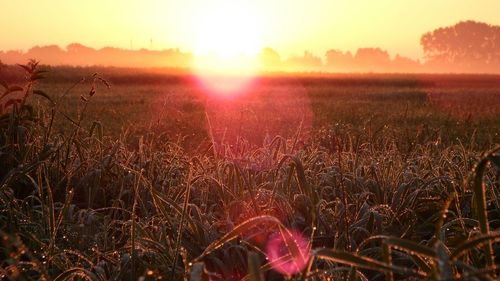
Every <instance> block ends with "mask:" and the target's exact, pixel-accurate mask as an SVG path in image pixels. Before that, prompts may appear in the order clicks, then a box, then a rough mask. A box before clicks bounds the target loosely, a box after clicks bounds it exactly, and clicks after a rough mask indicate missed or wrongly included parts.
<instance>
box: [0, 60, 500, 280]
mask: <svg viewBox="0 0 500 281" xmlns="http://www.w3.org/2000/svg"><path fill="white" fill-rule="evenodd" d="M94 71H97V72H98V73H99V74H98V75H97V76H92V73H93V72H94ZM44 75H45V76H47V78H46V79H43V80H39V81H35V80H36V78H37V77H34V75H33V73H32V74H31V80H30V79H28V81H24V82H23V81H22V79H20V78H19V75H17V74H15V73H14V74H12V72H9V75H5V76H4V77H8V78H9V79H8V81H9V84H21V86H23V88H22V89H19V91H17V92H16V93H13V94H15V95H19V96H20V97H21V98H22V97H24V96H25V95H26V93H28V94H29V96H28V97H27V104H26V105H25V106H24V107H23V106H22V105H21V106H20V107H19V108H17V107H16V110H14V111H11V112H13V113H9V114H6V115H3V116H2V117H1V119H0V128H1V132H2V134H1V136H0V166H1V169H0V206H1V209H0V229H1V232H0V233H1V235H2V248H0V256H1V257H2V258H1V260H2V264H1V271H0V274H2V275H6V276H10V277H11V278H12V277H13V276H14V277H17V278H21V279H22V278H24V279H30V278H31V279H40V278H42V277H45V278H47V279H54V278H56V277H58V278H60V279H58V280H64V278H71V277H75V276H76V275H78V276H79V277H80V278H82V279H83V278H89V279H95V280H108V279H111V280H128V279H130V280H136V279H137V278H140V277H143V278H144V280H154V279H160V278H163V279H167V280H169V279H173V280H183V279H184V278H186V279H188V280H240V279H242V278H246V279H247V280H283V279H286V278H289V279H291V280H324V279H327V278H330V279H331V280H424V279H425V280H453V279H456V278H462V279H463V280H495V279H496V278H497V277H498V275H499V274H500V272H499V270H498V268H497V267H496V265H497V264H499V263H500V256H499V255H498V252H500V245H499V244H498V242H499V241H500V232H499V231H500V230H499V227H500V209H499V206H500V189H499V188H500V182H499V177H498V175H499V173H498V168H499V164H500V163H499V157H500V155H499V149H498V144H500V135H499V132H500V77H499V76H481V75H468V76H459V75H455V76H447V75H440V76H432V75H412V76H409V75H342V76H326V75H316V76H313V75H297V76H292V75H283V76H266V77H264V78H260V79H257V80H256V81H254V83H253V84H252V86H251V87H249V90H248V91H247V92H245V93H241V94H240V95H238V96H235V97H220V96H217V95H214V94H213V93H210V92H208V91H207V90H206V89H204V88H203V87H200V86H199V83H198V82H197V81H196V80H195V79H194V78H192V77H189V76H185V75H183V74H176V75H166V74H164V73H162V72H161V71H159V70H157V71H148V72H141V71H137V70H120V69H86V68H80V69H72V68H69V69H64V68H56V69H53V70H52V71H51V72H49V73H47V74H44ZM28 76H30V75H28ZM82 77H87V79H86V80H85V81H82V82H81V83H76V82H78V81H80V79H81V78H82ZM100 77H102V78H103V79H105V81H106V82H107V83H109V84H110V87H109V88H108V87H107V85H106V83H104V82H103V81H102V80H100V79H99V78H100ZM32 83H34V84H32ZM33 89H36V90H41V91H43V93H45V94H46V95H48V97H49V98H50V100H51V101H48V100H47V97H45V96H44V95H45V94H42V92H36V93H35V92H33V91H32V90H33ZM31 109H32V110H31ZM495 147H496V148H495ZM495 149H496V150H495ZM486 151H489V154H483V153H484V152H486ZM478 163H479V164H478ZM489 163H491V164H489ZM77 280H78V279H77Z"/></svg>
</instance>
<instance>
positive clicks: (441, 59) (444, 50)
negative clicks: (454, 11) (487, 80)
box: [420, 21, 500, 71]
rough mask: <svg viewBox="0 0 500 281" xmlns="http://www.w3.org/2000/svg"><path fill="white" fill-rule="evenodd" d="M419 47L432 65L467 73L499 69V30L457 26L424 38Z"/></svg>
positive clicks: (481, 25) (464, 24) (470, 23)
mask: <svg viewBox="0 0 500 281" xmlns="http://www.w3.org/2000/svg"><path fill="white" fill-rule="evenodd" d="M420 44H421V45H422V47H423V50H424V54H425V56H426V59H427V61H428V63H429V64H431V65H432V64H433V65H442V66H449V67H457V66H458V67H461V68H462V69H463V70H470V71H477V70H479V71H491V70H494V69H495V68H496V69H497V70H498V69H499V68H500V26H495V25H489V24H486V23H481V22H475V21H465V22H459V23H458V24H456V25H454V26H449V27H442V28H438V29H436V30H434V31H431V32H428V33H426V34H424V35H423V36H422V38H421V39H420Z"/></svg>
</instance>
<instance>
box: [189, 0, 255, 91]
mask: <svg viewBox="0 0 500 281" xmlns="http://www.w3.org/2000/svg"><path fill="white" fill-rule="evenodd" d="M197 22H198V24H197V32H196V39H195V47H194V53H195V63H194V70H195V73H196V75H197V77H198V78H199V80H200V82H202V84H203V85H204V86H206V87H207V88H208V89H210V90H212V91H215V92H220V93H222V94H231V93H234V92H236V91H239V90H242V89H244V88H245V87H246V86H247V85H248V84H249V82H250V81H251V80H252V79H253V77H254V76H255V75H256V72H257V69H258V63H257V58H256V57H257V54H258V53H259V51H260V49H261V46H262V44H261V41H260V22H259V18H258V17H257V14H256V13H254V12H253V11H252V9H250V8H249V7H246V6H243V5H241V4H240V5H237V4H231V2H229V1H228V2H227V3H225V4H224V5H216V6H210V7H206V9H204V10H203V11H202V12H201V13H200V15H199V17H198V19H197Z"/></svg>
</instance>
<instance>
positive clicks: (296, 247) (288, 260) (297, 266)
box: [266, 230, 309, 275]
mask: <svg viewBox="0 0 500 281" xmlns="http://www.w3.org/2000/svg"><path fill="white" fill-rule="evenodd" d="M266 254H267V258H268V259H269V262H270V263H271V266H272V267H273V269H274V270H276V271H278V272H280V273H282V274H284V275H293V274H295V273H297V272H300V271H302V270H303V269H304V268H305V267H306V265H307V261H308V260H309V243H308V239H307V238H306V237H304V235H302V234H301V233H300V232H297V231H295V230H289V231H283V232H278V233H275V234H273V235H271V237H270V239H269V242H268V243H267V247H266Z"/></svg>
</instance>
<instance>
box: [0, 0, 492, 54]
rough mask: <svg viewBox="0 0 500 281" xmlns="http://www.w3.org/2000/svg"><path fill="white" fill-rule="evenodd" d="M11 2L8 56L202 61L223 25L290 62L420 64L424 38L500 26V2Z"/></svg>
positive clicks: (5, 21)
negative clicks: (122, 53) (377, 53)
mask: <svg viewBox="0 0 500 281" xmlns="http://www.w3.org/2000/svg"><path fill="white" fill-rule="evenodd" d="M4 2H5V3H2V5H3V8H4V9H3V10H4V11H8V13H4V14H3V16H2V17H1V18H0V24H2V26H9V29H4V30H3V32H2V33H3V34H2V40H1V41H0V49H2V50H12V49H14V50H23V51H27V50H28V49H29V48H31V47H32V46H36V45H50V44H57V45H60V46H66V45H68V44H70V43H73V42H79V43H82V44H84V45H86V46H90V47H92V48H96V49H99V48H103V47H106V46H113V47H118V48H124V49H141V48H148V49H149V48H150V49H155V50H161V49H168V48H179V49H182V50H184V51H186V52H189V53H195V54H197V53H200V52H206V51H207V50H206V49H203V48H207V49H209V48H210V46H208V47H205V46H202V47H200V46H199V45H200V41H199V39H200V38H199V37H200V32H201V33H204V32H205V30H204V28H206V26H207V22H209V23H210V22H213V21H220V23H216V24H213V27H214V28H217V27H218V25H217V24H220V25H222V26H224V27H225V28H227V25H234V28H238V29H240V30H244V31H245V33H247V37H248V38H247V39H248V41H249V42H251V43H252V44H253V45H255V46H254V47H256V48H258V49H261V48H265V47H272V48H273V49H275V50H277V51H278V52H279V53H281V54H282V55H283V56H286V57H289V56H297V55H301V54H302V53H303V52H304V51H305V50H307V51H309V52H311V53H312V54H314V55H322V54H323V53H324V52H325V51H327V50H328V49H329V48H332V47H334V48H337V49H341V50H344V51H350V52H355V51H356V49H357V48H363V47H380V48H382V49H384V50H387V51H388V52H389V53H391V54H393V55H395V54H400V55H402V56H405V57H408V58H411V59H414V60H415V59H420V58H422V57H423V52H422V50H421V49H420V48H419V40H420V36H421V35H422V34H423V33H424V32H427V31H429V30H433V29H435V28H438V27H441V26H449V25H452V24H455V23H457V22H459V21H466V20H475V21H482V22H487V23H489V24H494V25H499V24H500V17H498V11H499V10H500V2H499V1H494V0H481V1H471V0H467V1H460V2H457V1H453V0H444V1H432V0H424V1H404V2H403V1H391V0H384V1H368V0H356V1H324V0H315V1H307V2H306V1H296V2H294V3H290V2H288V1H281V0H279V1H260V0H259V1H225V0H217V1H209V2H207V1H200V0H190V1H182V2H176V1H157V0H149V1H117V0H112V1H96V0H91V1H85V2H82V3H79V4H78V5H74V3H71V2H69V1H61V0H47V1H43V2H42V1H34V0H26V1H23V5H19V3H18V2H16V1H4ZM451 6H452V7H453V13H450V12H449V8H450V7H451ZM46 7H57V9H47V8H46ZM227 22H231V24H226V23H227ZM208 25H209V27H212V26H211V25H210V24H208ZM246 29H249V30H250V29H251V32H248V30H246ZM230 33H231V32H229V33H222V34H218V35H217V36H222V37H225V36H228V35H230ZM248 33H251V36H249V35H248ZM20 34H23V36H19V35H20ZM219 39H220V38H219ZM201 45H206V41H203V42H201ZM247 45H249V44H247ZM215 47H217V46H215ZM237 51H242V50H237ZM243 51H244V50H243ZM250 51H252V50H250ZM254 51H255V50H254Z"/></svg>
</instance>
